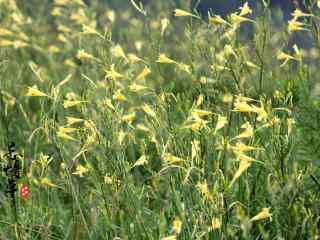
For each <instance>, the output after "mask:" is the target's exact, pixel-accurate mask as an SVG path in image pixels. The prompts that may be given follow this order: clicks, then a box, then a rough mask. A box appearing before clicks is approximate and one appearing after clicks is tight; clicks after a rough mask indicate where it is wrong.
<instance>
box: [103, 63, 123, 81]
mask: <svg viewBox="0 0 320 240" xmlns="http://www.w3.org/2000/svg"><path fill="white" fill-rule="evenodd" d="M106 73H107V75H106V76H107V77H108V78H111V79H113V80H116V79H121V78H123V75H122V74H121V73H118V72H117V71H115V69H114V64H112V65H111V67H110V70H109V71H107V70H106Z"/></svg>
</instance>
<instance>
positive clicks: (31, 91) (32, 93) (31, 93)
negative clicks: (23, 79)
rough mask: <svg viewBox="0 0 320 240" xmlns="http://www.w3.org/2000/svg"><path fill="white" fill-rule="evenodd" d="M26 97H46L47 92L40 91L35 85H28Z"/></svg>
mask: <svg viewBox="0 0 320 240" xmlns="http://www.w3.org/2000/svg"><path fill="white" fill-rule="evenodd" d="M26 96H28V97H48V95H47V94H45V93H44V92H41V91H40V90H39V89H38V87H37V86H36V85H33V86H32V87H28V92H27V93H26Z"/></svg>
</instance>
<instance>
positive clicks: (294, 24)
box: [288, 18, 310, 33]
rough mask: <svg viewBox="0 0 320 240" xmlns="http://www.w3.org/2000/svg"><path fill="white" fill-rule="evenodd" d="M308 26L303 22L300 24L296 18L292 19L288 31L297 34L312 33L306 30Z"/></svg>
mask: <svg viewBox="0 0 320 240" xmlns="http://www.w3.org/2000/svg"><path fill="white" fill-rule="evenodd" d="M305 26H306V24H304V23H302V22H298V21H297V19H296V18H293V19H291V20H290V21H288V31H289V33H291V32H297V31H310V30H309V29H307V28H305Z"/></svg>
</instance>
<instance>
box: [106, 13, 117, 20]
mask: <svg viewBox="0 0 320 240" xmlns="http://www.w3.org/2000/svg"><path fill="white" fill-rule="evenodd" d="M106 16H107V18H108V19H109V21H110V22H111V23H114V21H115V20H116V13H115V11H113V10H108V11H107V12H106Z"/></svg>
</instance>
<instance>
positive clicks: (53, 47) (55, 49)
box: [48, 45, 61, 53]
mask: <svg viewBox="0 0 320 240" xmlns="http://www.w3.org/2000/svg"><path fill="white" fill-rule="evenodd" d="M48 51H49V52H51V53H59V52H61V49H60V48H58V47H57V46H54V45H50V46H49V47H48Z"/></svg>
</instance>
